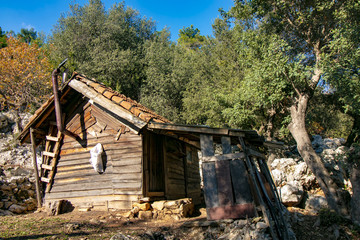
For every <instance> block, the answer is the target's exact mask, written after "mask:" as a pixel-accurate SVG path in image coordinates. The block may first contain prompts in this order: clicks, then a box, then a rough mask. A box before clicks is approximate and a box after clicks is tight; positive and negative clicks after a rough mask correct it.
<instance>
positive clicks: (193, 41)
mask: <svg viewBox="0 0 360 240" xmlns="http://www.w3.org/2000/svg"><path fill="white" fill-rule="evenodd" d="M204 41H205V37H204V36H201V35H200V30H199V29H197V28H194V25H191V26H190V27H186V28H185V27H183V29H180V31H179V39H178V43H179V45H182V46H185V47H187V48H190V49H199V48H200V47H201V46H202V44H203V43H204Z"/></svg>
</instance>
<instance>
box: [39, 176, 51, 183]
mask: <svg viewBox="0 0 360 240" xmlns="http://www.w3.org/2000/svg"><path fill="white" fill-rule="evenodd" d="M41 181H42V182H46V183H49V182H50V179H49V178H45V177H42V178H41Z"/></svg>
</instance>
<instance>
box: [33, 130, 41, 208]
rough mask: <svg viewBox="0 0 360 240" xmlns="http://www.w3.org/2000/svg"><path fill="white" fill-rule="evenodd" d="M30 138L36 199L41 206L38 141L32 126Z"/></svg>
mask: <svg viewBox="0 0 360 240" xmlns="http://www.w3.org/2000/svg"><path fill="white" fill-rule="evenodd" d="M30 138H31V145H32V154H33V166H34V175H35V187H36V199H37V203H38V208H41V205H42V204H41V195H40V186H39V171H38V167H37V161H36V143H35V136H34V129H33V128H30Z"/></svg>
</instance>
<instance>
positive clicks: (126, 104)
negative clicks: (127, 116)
mask: <svg viewBox="0 0 360 240" xmlns="http://www.w3.org/2000/svg"><path fill="white" fill-rule="evenodd" d="M120 106H122V107H124V108H125V109H126V110H130V108H131V107H132V104H131V103H129V102H128V101H122V102H121V103H120Z"/></svg>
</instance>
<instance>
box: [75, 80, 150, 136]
mask: <svg viewBox="0 0 360 240" xmlns="http://www.w3.org/2000/svg"><path fill="white" fill-rule="evenodd" d="M69 86H70V87H72V88H73V89H75V90H76V91H78V92H79V93H81V94H83V95H84V96H85V97H87V98H89V99H90V103H97V104H98V105H100V106H101V107H103V108H104V109H106V110H107V111H108V112H111V113H113V114H114V115H116V116H117V117H118V118H121V119H123V121H122V122H123V123H124V125H126V126H127V127H129V128H130V129H131V130H132V131H133V132H134V133H136V134H138V133H139V131H140V129H142V128H143V127H144V126H145V125H146V124H147V123H146V122H144V121H142V120H141V119H140V118H138V117H135V116H134V115H133V114H132V113H130V112H128V111H127V110H125V109H123V108H122V107H120V106H119V105H117V104H116V103H114V102H112V101H111V100H109V99H107V98H106V97H104V96H103V95H102V94H100V93H98V92H96V91H95V90H93V89H91V88H90V87H88V86H87V85H86V84H85V83H82V82H80V81H78V80H76V79H72V80H71V81H70V82H69ZM129 123H131V124H133V125H134V126H136V128H134V126H131V125H130V124H129Z"/></svg>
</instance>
